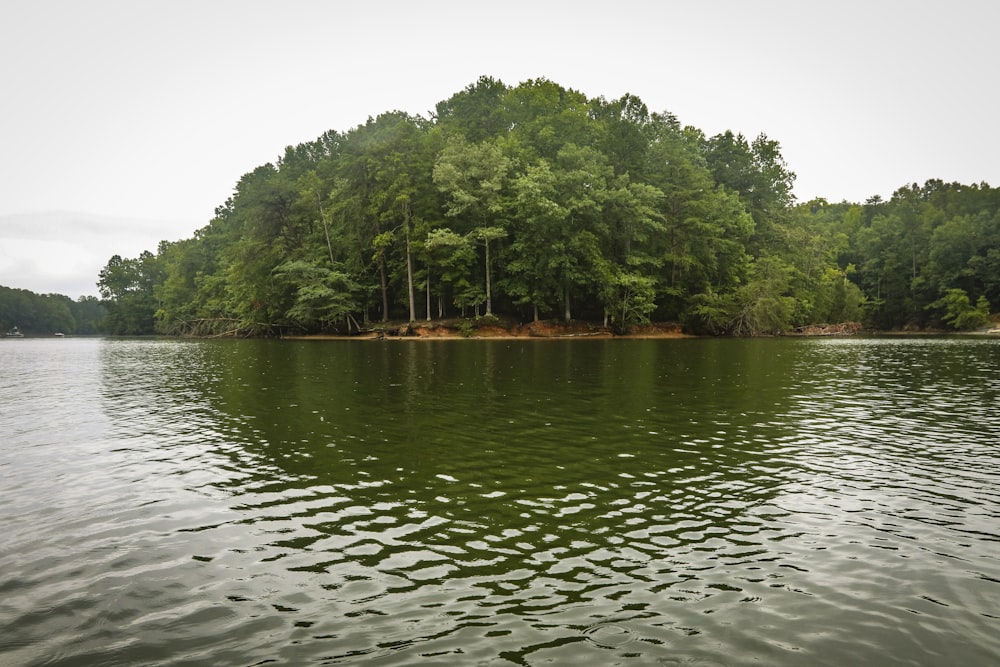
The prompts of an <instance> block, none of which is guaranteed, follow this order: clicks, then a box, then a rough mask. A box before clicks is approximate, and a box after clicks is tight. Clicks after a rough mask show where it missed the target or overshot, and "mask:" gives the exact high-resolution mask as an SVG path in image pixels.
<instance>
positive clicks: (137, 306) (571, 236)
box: [98, 77, 1000, 335]
mask: <svg viewBox="0 0 1000 667" xmlns="http://www.w3.org/2000/svg"><path fill="white" fill-rule="evenodd" d="M794 179H795V175H794V173H792V171H791V170H790V169H789V168H788V165H787V164H786V163H785V160H784V158H783V157H782V155H781V152H780V145H779V144H778V142H776V141H774V140H771V139H769V138H768V137H767V136H765V135H760V136H758V137H757V138H755V139H753V140H748V139H746V138H745V137H743V136H742V135H739V134H733V133H732V132H726V133H723V134H719V135H716V136H712V137H708V136H706V135H705V134H704V133H703V132H702V131H700V130H698V129H697V128H693V127H690V126H682V125H681V124H680V123H679V122H678V120H677V119H676V118H675V117H674V116H673V115H671V114H669V113H651V112H650V111H649V110H648V109H647V107H646V106H645V104H643V102H642V101H641V100H640V99H639V98H637V97H635V96H632V95H626V96H624V97H622V98H621V99H616V100H606V99H604V98H602V97H598V98H594V99H588V98H587V97H586V96H584V95H583V94H581V93H579V92H577V91H574V90H570V89H566V88H563V87H562V86H559V85H558V84H556V83H554V82H551V81H548V80H544V79H541V80H533V81H526V82H524V83H521V84H520V85H518V86H516V87H511V86H507V85H505V84H503V83H502V82H500V81H497V80H495V79H492V78H489V77H483V78H480V79H479V80H478V81H477V82H476V83H474V84H472V85H470V86H468V87H467V88H465V89H464V90H462V91H461V92H459V93H457V94H455V95H453V96H452V97H451V98H449V99H447V100H445V101H442V102H440V103H439V104H438V105H437V106H436V109H435V112H434V113H433V114H432V116H431V118H423V117H420V116H412V115H408V114H405V113H401V112H390V113H384V114H382V115H379V116H378V117H376V118H370V119H369V120H368V122H367V123H365V124H364V125H360V126H358V127H356V128H354V129H352V130H349V131H347V132H344V133H340V132H335V131H330V132H327V133H326V134H324V135H322V136H321V137H319V138H318V139H316V140H315V141H313V142H310V143H305V144H300V145H297V146H289V147H288V148H286V150H285V152H284V154H283V155H282V156H281V158H280V159H279V160H277V161H276V162H275V163H273V164H272V163H269V164H265V165H262V166H259V167H257V168H256V169H254V170H253V171H251V172H250V173H248V174H246V175H244V176H243V177H242V178H241V179H240V180H239V181H238V182H237V184H236V187H235V190H234V192H233V194H232V196H231V197H230V198H229V199H228V200H227V201H226V202H225V204H223V205H222V206H220V207H219V208H217V209H216V212H215V217H214V218H213V219H212V220H211V221H210V222H209V224H208V225H207V226H205V227H204V228H202V229H200V230H198V231H197V232H195V234H194V235H193V237H192V238H189V239H186V240H182V241H178V242H175V243H166V242H164V243H161V244H160V246H159V248H158V249H157V252H156V254H153V253H150V252H146V253H143V254H142V255H141V256H140V257H138V258H135V259H128V258H126V259H123V258H121V257H119V256H115V257H113V258H112V259H111V260H110V261H109V262H108V265H107V266H106V267H105V268H104V269H103V270H102V271H101V274H100V277H99V283H98V286H99V288H100V290H101V294H102V296H103V298H104V303H105V305H106V307H107V309H108V318H107V324H108V327H109V330H110V331H111V332H112V333H152V332H159V333H166V334H203V335H211V334H219V333H224V332H241V333H244V334H252V335H266V334H272V333H277V332H291V331H297V332H319V331H333V330H337V331H350V330H354V329H358V328H361V327H363V326H370V325H371V323H372V322H377V321H385V320H388V319H400V320H409V321H414V320H418V319H426V320H431V319H439V318H450V317H461V316H464V317H469V316H473V315H502V316H507V317H511V318H516V319H518V320H521V321H526V320H530V319H539V318H559V319H565V320H569V319H584V320H598V321H603V322H606V323H607V324H609V325H610V326H613V327H616V328H618V329H622V330H624V329H628V328H629V327H630V326H633V325H635V324H639V323H644V322H647V321H649V320H655V321H673V322H680V323H682V324H683V325H684V326H685V328H686V329H687V330H689V331H691V332H696V333H710V334H733V335H754V334H759V333H766V332H775V331H782V330H786V329H788V328H790V327H794V326H802V325H807V324H814V323H821V322H843V321H849V320H864V321H865V322H866V323H868V324H870V325H871V326H875V327H878V328H882V329H892V328H902V327H931V326H941V325H946V324H947V325H951V326H956V327H959V328H968V327H970V326H972V325H978V324H977V323H979V322H984V321H985V319H984V318H985V317H986V316H987V315H988V313H989V306H990V303H993V304H996V303H1000V301H998V300H1000V284H998V277H1000V271H997V268H1000V266H998V261H1000V217H998V207H1000V193H998V192H997V191H996V190H994V189H991V188H990V187H988V186H987V185H985V184H983V185H978V186H977V185H973V186H962V185H958V184H945V183H941V182H938V181H934V182H928V183H927V184H925V185H924V186H923V187H917V186H912V187H908V188H903V189H901V190H899V191H898V192H896V193H895V194H894V195H893V197H892V198H891V199H890V200H889V201H881V200H878V199H877V198H873V199H872V200H870V201H868V202H866V203H865V204H863V205H862V204H851V203H840V204H828V203H827V202H825V201H823V200H817V201H813V202H808V203H806V204H800V205H796V203H795V201H794V197H793V195H792V185H793V183H794Z"/></svg>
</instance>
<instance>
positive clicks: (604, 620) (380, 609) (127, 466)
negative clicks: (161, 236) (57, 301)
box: [0, 337, 1000, 667]
mask: <svg viewBox="0 0 1000 667" xmlns="http://www.w3.org/2000/svg"><path fill="white" fill-rule="evenodd" d="M0 372H2V378H3V392H2V394H0V509H2V512H0V536H2V538H0V628H2V633H0V664H4V665H42V664H45V665H206V664H212V665H259V664H276V665H308V664H325V665H339V664H352V665H353V664H359V665H360V664H364V665H412V664H421V665H567V664H570V665H572V664H581V665H586V664H594V665H679V666H695V665H697V666H700V667H718V666H729V667H735V666H740V665H753V664H756V665H767V666H784V665H788V666H793V665H794V666H801V665H831V666H833V665H836V666H838V667H839V666H841V665H855V666H856V665H880V666H886V665H889V666H891V665H920V666H924V665H942V666H944V665H963V666H970V665H984V666H985V665H996V664H1000V466H998V452H1000V340H997V339H988V338H974V337H969V338H960V337H953V338H823V339H802V338H798V339H787V338H777V339H750V340H737V339H685V340H606V339H605V340H580V339H577V340H401V341H391V340H386V341H372V340H365V341H276V340H239V341H234V340H216V341H188V340H159V339H153V340H117V339H74V338H65V339H31V338H26V339H20V340H0Z"/></svg>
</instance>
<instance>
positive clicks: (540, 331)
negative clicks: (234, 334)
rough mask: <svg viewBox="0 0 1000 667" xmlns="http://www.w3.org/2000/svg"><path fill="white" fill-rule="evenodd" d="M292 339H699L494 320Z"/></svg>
mask: <svg viewBox="0 0 1000 667" xmlns="http://www.w3.org/2000/svg"><path fill="white" fill-rule="evenodd" d="M283 338H286V339H289V340H347V339H349V340H365V339H371V340H377V339H393V340H395V339H406V340H414V339H443V338H476V339H505V338H510V339H521V338H540V339H545V338H560V339H565V338H696V336H692V335H690V334H686V333H684V331H683V330H682V327H681V325H679V324H676V323H672V322H665V323H653V324H645V325H642V326H637V327H633V328H632V329H631V330H630V331H629V332H628V333H616V332H614V331H613V330H612V329H611V328H610V327H605V326H602V325H597V324H594V323H589V322H559V321H550V320H544V321H539V322H529V323H527V324H523V323H518V322H505V321H502V320H500V319H492V320H486V321H483V320H480V321H476V320H467V319H466V320H440V321H433V322H410V323H407V322H386V323H384V324H381V325H379V326H377V327H373V328H371V329H367V330H364V331H362V332H360V333H355V334H352V335H346V334H336V333H333V334H308V335H301V336H294V335H292V336H284V337H283Z"/></svg>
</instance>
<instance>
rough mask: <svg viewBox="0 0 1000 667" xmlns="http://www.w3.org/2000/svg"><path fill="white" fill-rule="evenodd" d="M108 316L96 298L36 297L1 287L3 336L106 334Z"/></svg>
mask: <svg viewBox="0 0 1000 667" xmlns="http://www.w3.org/2000/svg"><path fill="white" fill-rule="evenodd" d="M105 315H106V313H105V310H104V306H103V305H102V304H101V301H100V300H99V299H98V298H97V297H93V296H82V297H80V298H79V299H77V300H76V301H73V300H72V299H70V298H69V297H68V296H64V295H62V294H36V293H35V292H32V291H30V290H26V289H16V288H13V287H4V286H3V285H0V336H2V335H4V334H7V333H12V332H14V331H18V332H20V333H23V334H35V335H38V334H42V335H52V334H55V333H62V334H77V335H93V334H98V333H101V332H102V331H103V328H104V324H105Z"/></svg>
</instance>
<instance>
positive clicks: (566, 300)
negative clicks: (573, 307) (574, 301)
mask: <svg viewBox="0 0 1000 667" xmlns="http://www.w3.org/2000/svg"><path fill="white" fill-rule="evenodd" d="M563 316H564V318H565V319H566V321H567V322H569V321H570V320H571V319H572V317H571V316H570V312H569V285H566V286H564V287H563Z"/></svg>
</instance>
